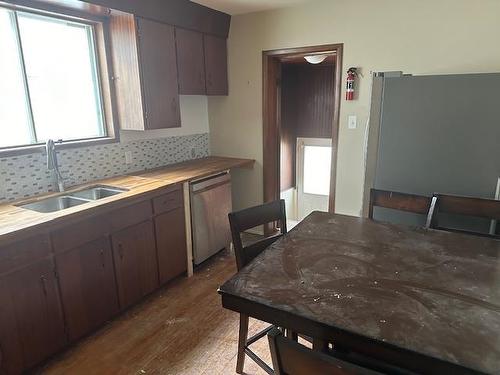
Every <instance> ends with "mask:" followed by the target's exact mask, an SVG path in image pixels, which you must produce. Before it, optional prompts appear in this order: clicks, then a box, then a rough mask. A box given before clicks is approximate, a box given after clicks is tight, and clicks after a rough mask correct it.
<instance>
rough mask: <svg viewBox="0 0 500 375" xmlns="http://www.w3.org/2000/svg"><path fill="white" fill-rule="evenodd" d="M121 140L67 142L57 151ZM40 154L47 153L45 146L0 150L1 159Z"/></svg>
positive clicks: (110, 138) (58, 145) (105, 138)
mask: <svg viewBox="0 0 500 375" xmlns="http://www.w3.org/2000/svg"><path fill="white" fill-rule="evenodd" d="M119 141H120V139H119V138H118V137H103V138H94V139H83V140H77V141H67V142H63V143H60V144H57V145H56V148H57V150H68V149H72V148H81V147H88V146H99V145H106V144H110V143H117V142H119ZM38 152H41V153H43V152H45V145H44V144H36V145H29V146H21V147H11V148H3V149H2V148H0V158H4V157H10V156H20V155H29V154H35V153H38Z"/></svg>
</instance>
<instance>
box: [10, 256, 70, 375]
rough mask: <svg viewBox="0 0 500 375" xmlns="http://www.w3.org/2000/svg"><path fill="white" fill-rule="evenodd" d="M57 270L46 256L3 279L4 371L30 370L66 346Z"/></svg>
mask: <svg viewBox="0 0 500 375" xmlns="http://www.w3.org/2000/svg"><path fill="white" fill-rule="evenodd" d="M54 269H55V268H54V263H53V262H52V260H50V259H45V260H42V261H39V262H37V263H35V264H32V265H30V266H28V267H26V268H23V269H21V270H18V271H15V272H13V273H11V274H8V275H6V276H3V277H1V278H0V301H1V303H0V348H1V359H0V372H2V371H3V372H6V373H19V372H21V371H22V370H23V369H29V368H31V367H33V366H34V365H35V364H37V363H39V362H40V361H42V360H44V359H46V358H47V357H49V356H50V355H52V354H54V353H56V352H57V351H58V350H60V349H61V348H62V347H63V346H64V345H65V342H66V338H65V333H64V320H63V314H62V308H61V302H60V300H59V291H58V287H57V281H56V277H55V271H54Z"/></svg>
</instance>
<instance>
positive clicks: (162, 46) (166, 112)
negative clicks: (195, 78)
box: [137, 18, 181, 130]
mask: <svg viewBox="0 0 500 375" xmlns="http://www.w3.org/2000/svg"><path fill="white" fill-rule="evenodd" d="M137 27H138V40H139V43H138V44H139V59H140V66H141V77H142V90H143V96H144V106H145V117H146V126H145V128H146V130H150V129H164V128H177V127H180V126H181V116H180V107H179V95H178V87H179V84H178V81H177V61H176V51H175V36H174V28H173V26H170V25H166V24H163V23H160V22H154V21H150V20H146V19H143V18H138V19H137Z"/></svg>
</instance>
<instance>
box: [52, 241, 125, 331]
mask: <svg viewBox="0 0 500 375" xmlns="http://www.w3.org/2000/svg"><path fill="white" fill-rule="evenodd" d="M56 264H57V271H58V274H59V283H60V288H61V296H62V302H63V306H64V313H65V317H66V325H67V331H68V336H69V339H70V340H76V339H78V338H80V337H82V336H83V335H85V334H87V333H89V332H91V331H92V330H93V329H94V328H96V327H98V326H99V325H101V324H102V323H104V322H105V321H107V320H108V319H109V318H111V317H112V316H113V315H114V314H116V313H117V312H118V295H117V292H116V282H115V275H114V267H113V258H112V254H111V245H110V239H109V238H108V237H103V238H100V239H98V240H95V241H93V242H89V243H87V244H86V245H83V246H80V247H78V248H76V249H73V250H71V251H68V252H66V253H64V254H61V255H58V256H57V257H56Z"/></svg>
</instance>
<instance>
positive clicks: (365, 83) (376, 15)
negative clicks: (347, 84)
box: [208, 0, 500, 215]
mask: <svg viewBox="0 0 500 375" xmlns="http://www.w3.org/2000/svg"><path fill="white" fill-rule="evenodd" d="M499 36H500V1H499V0H478V1H472V0H420V1H417V0H376V1H374V0H318V1H311V2H308V3H306V4H304V5H299V6H296V7H293V8H286V9H281V10H276V11H268V12H261V13H253V14H247V15H241V16H234V17H233V18H232V21H231V31H230V35H229V40H228V54H229V96H228V97H211V98H209V99H208V113H209V121H210V143H211V151H212V153H214V154H216V155H226V156H239V157H248V158H253V159H256V160H257V164H256V166H255V168H254V169H253V170H251V171H248V170H242V171H236V172H235V173H234V176H233V186H234V195H233V196H234V198H233V200H234V208H235V209H239V208H243V207H246V206H250V205H253V204H258V203H260V202H262V196H263V193H262V192H263V189H262V51H263V50H270V49H278V48H286V47H301V46H309V45H320V44H331V43H344V66H343V70H344V77H343V80H342V85H343V86H344V80H345V70H347V68H348V67H350V66H357V67H361V69H362V73H363V74H364V78H361V79H360V80H359V82H358V88H357V89H358V90H359V97H358V99H357V100H355V101H353V102H346V101H345V100H342V103H341V115H340V134H339V153H338V170H337V192H336V210H337V212H340V213H346V214H351V215H359V214H360V212H361V206H362V191H363V177H364V144H365V134H366V124H367V120H368V115H369V108H370V85H371V78H370V72H371V71H390V70H403V71H405V72H407V73H413V74H436V73H470V72H492V71H500V46H499V42H498V38H499ZM342 95H344V94H342ZM350 114H355V115H357V116H358V128H357V129H355V130H349V129H347V117H348V115H350Z"/></svg>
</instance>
